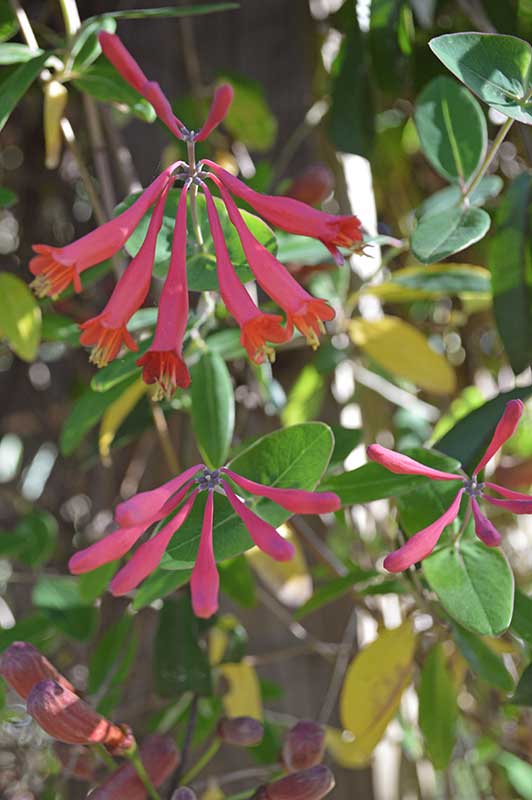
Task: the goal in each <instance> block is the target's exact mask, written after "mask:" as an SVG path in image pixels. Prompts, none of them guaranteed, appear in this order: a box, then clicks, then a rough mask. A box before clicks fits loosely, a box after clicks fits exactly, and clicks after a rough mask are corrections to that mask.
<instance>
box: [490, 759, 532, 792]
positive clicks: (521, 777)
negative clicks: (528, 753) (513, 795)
mask: <svg viewBox="0 0 532 800" xmlns="http://www.w3.org/2000/svg"><path fill="white" fill-rule="evenodd" d="M496 763H497V764H498V765H499V766H500V767H502V768H503V769H504V771H505V772H506V776H507V778H508V781H509V783H510V784H511V786H512V787H513V788H514V789H515V791H516V792H517V793H518V794H519V795H520V796H521V797H522V798H524V800H532V764H529V763H527V762H526V761H523V759H522V758H518V757H517V756H515V755H514V754H513V753H506V752H503V753H500V754H499V755H498V756H497V758H496Z"/></svg>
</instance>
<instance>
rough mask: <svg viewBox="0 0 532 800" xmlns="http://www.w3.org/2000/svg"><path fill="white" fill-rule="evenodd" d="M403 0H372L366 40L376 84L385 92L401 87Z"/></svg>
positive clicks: (402, 71)
mask: <svg viewBox="0 0 532 800" xmlns="http://www.w3.org/2000/svg"><path fill="white" fill-rule="evenodd" d="M407 5H408V4H407V3H406V2H405V0H372V3H371V17H370V27H369V42H370V48H371V57H372V65H373V69H374V73H375V76H376V78H377V82H378V84H379V87H380V88H381V89H382V90H383V91H385V92H390V93H393V92H399V91H400V90H401V89H403V88H404V82H405V75H404V71H405V70H404V67H405V48H404V45H403V47H401V44H402V43H403V42H402V38H401V33H403V32H404V31H403V27H404V26H403V25H402V21H403V17H404V14H405V11H406V10H407Z"/></svg>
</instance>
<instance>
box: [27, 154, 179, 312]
mask: <svg viewBox="0 0 532 800" xmlns="http://www.w3.org/2000/svg"><path fill="white" fill-rule="evenodd" d="M181 163H182V162H180V161H178V162H176V163H174V164H171V165H170V166H169V167H168V168H167V169H165V170H164V172H162V173H161V174H160V175H159V176H158V177H157V178H156V179H155V180H154V181H153V183H151V184H150V185H149V186H148V188H147V189H145V190H144V191H143V192H142V194H141V195H140V197H139V198H138V199H137V200H135V202H134V203H133V204H132V205H131V206H130V207H129V208H128V209H126V210H125V211H123V212H122V213H121V214H119V215H118V216H117V217H114V219H111V220H109V222H106V223H105V224H104V225H101V226H100V227H99V228H96V230H94V231H91V232H90V233H87V235H86V236H82V237H81V239H78V240H77V241H75V242H72V243H71V244H68V245H66V246H65V247H51V246H50V245H46V244H35V245H33V249H34V251H35V252H36V253H37V255H36V256H35V257H34V258H32V259H31V261H30V265H29V266H30V270H31V272H32V273H33V274H34V275H36V278H35V280H34V281H33V283H32V288H33V289H34V291H35V293H36V294H37V296H38V297H46V296H51V297H55V296H56V295H58V294H61V292H63V291H64V290H65V289H66V288H67V287H68V286H69V285H70V284H71V283H73V284H74V289H75V290H76V292H80V291H81V280H80V275H81V273H82V272H84V270H86V269H89V267H93V266H94V265H95V264H99V263H100V262H102V261H105V260H106V259H107V258H111V257H112V256H114V255H115V253H117V252H118V251H119V250H120V248H121V247H122V246H123V245H124V244H125V242H126V241H127V240H128V239H129V237H130V236H131V234H132V233H133V231H134V230H135V228H136V227H137V225H138V224H139V222H140V220H141V219H142V217H143V216H144V214H146V212H147V211H148V210H149V209H150V208H151V206H153V204H154V203H155V202H156V200H157V199H158V197H159V196H160V195H161V192H162V191H163V190H164V188H165V186H166V185H167V183H168V180H169V178H170V175H171V174H172V172H173V171H174V170H175V168H176V167H177V166H178V165H179V164H181Z"/></svg>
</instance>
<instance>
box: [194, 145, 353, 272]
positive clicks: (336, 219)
mask: <svg viewBox="0 0 532 800" xmlns="http://www.w3.org/2000/svg"><path fill="white" fill-rule="evenodd" d="M201 163H202V164H205V165H206V166H207V167H208V168H209V169H211V170H212V171H213V172H214V173H215V175H217V177H218V178H219V179H220V180H221V181H222V183H223V184H224V186H226V187H227V189H229V191H230V192H232V193H233V194H235V195H236V196H237V197H240V198H241V199H242V200H245V201H246V203H249V205H250V206H252V207H253V208H254V209H255V210H256V211H258V212H259V214H260V215H261V217H264V219H267V220H268V222H271V223H272V225H275V226H276V227H277V228H281V229H282V230H284V231H288V232H289V233H295V234H298V235H300V236H310V237H312V238H313V239H319V241H320V242H322V243H323V244H324V245H325V247H326V248H327V249H328V250H329V251H330V253H331V254H332V256H333V257H334V260H335V261H336V262H337V263H338V264H342V263H343V261H344V258H343V256H342V254H341V253H340V251H339V250H338V248H339V247H345V248H348V249H360V245H359V243H360V242H362V230H361V226H360V220H359V219H358V218H357V217H355V216H353V215H350V216H336V215H334V214H326V213H324V212H323V211H317V210H316V209H315V208H312V207H311V206H308V205H307V204H306V203H302V202H301V201H300V200H294V198H292V197H277V196H274V195H264V194H260V193H259V192H256V191H254V190H253V189H251V188H250V187H249V186H246V184H245V183H243V182H242V181H240V180H238V178H235V177H234V175H231V173H230V172H227V170H225V169H223V168H222V167H220V166H219V164H216V163H215V162H214V161H209V159H203V160H202V161H201Z"/></svg>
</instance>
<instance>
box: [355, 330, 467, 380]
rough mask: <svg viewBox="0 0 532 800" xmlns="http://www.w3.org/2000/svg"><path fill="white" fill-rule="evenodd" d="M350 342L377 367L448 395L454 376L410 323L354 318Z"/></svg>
mask: <svg viewBox="0 0 532 800" xmlns="http://www.w3.org/2000/svg"><path fill="white" fill-rule="evenodd" d="M349 333H350V336H351V339H352V341H353V342H354V343H355V344H356V345H357V346H358V347H360V349H361V350H363V351H364V352H365V353H367V354H368V355H369V356H371V358H373V359H374V360H375V361H376V362H377V363H378V364H380V365H381V367H384V369H386V370H388V372H391V373H392V374H393V375H396V376H397V377H399V378H406V379H407V380H409V381H412V383H415V384H416V385H417V386H419V387H420V388H421V389H426V390H427V391H429V392H434V394H452V392H453V391H454V389H455V387H456V375H455V373H454V370H453V368H452V367H451V365H450V364H449V363H448V361H446V359H445V358H444V357H443V356H442V355H440V354H439V353H436V352H435V351H434V350H433V349H432V348H431V347H430V346H429V344H428V342H427V340H426V338H425V337H424V336H423V334H422V333H420V332H419V331H418V330H417V329H416V328H414V326H413V325H410V324H409V323H408V322H405V321H404V320H402V319H400V318H399V317H390V316H385V317H383V318H382V319H378V320H365V319H355V320H353V321H352V322H351V323H350V326H349Z"/></svg>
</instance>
